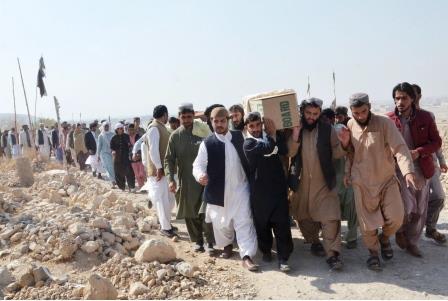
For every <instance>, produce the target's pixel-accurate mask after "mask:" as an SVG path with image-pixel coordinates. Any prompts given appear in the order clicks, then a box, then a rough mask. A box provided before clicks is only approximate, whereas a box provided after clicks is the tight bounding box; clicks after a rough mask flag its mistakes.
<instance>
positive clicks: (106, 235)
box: [101, 232, 115, 245]
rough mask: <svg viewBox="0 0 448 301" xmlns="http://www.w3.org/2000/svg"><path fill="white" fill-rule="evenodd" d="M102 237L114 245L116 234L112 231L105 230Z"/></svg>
mask: <svg viewBox="0 0 448 301" xmlns="http://www.w3.org/2000/svg"><path fill="white" fill-rule="evenodd" d="M101 238H102V239H103V240H104V242H106V243H108V244H109V245H112V244H113V243H114V242H115V235H114V234H112V233H110V232H103V233H102V234H101Z"/></svg>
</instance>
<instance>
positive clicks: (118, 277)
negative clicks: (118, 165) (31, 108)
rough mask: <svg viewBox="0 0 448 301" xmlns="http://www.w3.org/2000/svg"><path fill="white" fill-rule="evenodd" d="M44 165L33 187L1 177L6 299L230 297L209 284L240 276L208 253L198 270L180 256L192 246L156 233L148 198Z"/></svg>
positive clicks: (1, 272) (1, 278)
mask: <svg viewBox="0 0 448 301" xmlns="http://www.w3.org/2000/svg"><path fill="white" fill-rule="evenodd" d="M0 164H2V163H1V162H0ZM45 166H46V165H41V166H39V169H36V168H35V170H37V171H38V172H36V173H34V177H33V178H34V184H32V185H31V186H29V187H24V186H14V188H11V187H12V186H11V183H15V176H14V172H15V170H14V168H10V169H7V170H5V172H3V173H0V240H1V243H2V244H4V245H3V249H2V250H1V251H0V257H1V258H2V260H4V262H8V265H7V266H3V267H1V268H0V287H1V288H2V289H3V292H4V295H5V298H6V299H80V298H84V299H94V298H101V299H107V298H112V299H116V298H120V299H128V298H129V299H136V298H138V299H164V298H170V299H175V298H177V299H188V298H195V299H202V298H207V299H211V298H232V295H231V294H230V293H229V291H222V290H220V289H218V287H219V284H220V282H221V281H218V282H216V283H215V282H213V281H208V280H207V279H212V278H213V279H224V280H223V281H225V282H232V283H236V282H239V279H240V278H239V277H234V276H230V275H229V276H228V275H226V273H222V272H219V271H217V269H215V267H214V265H213V264H211V263H209V262H208V256H207V255H204V256H206V259H207V260H205V261H203V262H202V264H200V265H197V263H193V262H191V261H190V260H193V259H194V257H191V256H190V258H185V257H184V256H181V257H183V258H178V254H177V253H178V252H176V251H177V248H179V247H180V246H182V245H185V244H186V245H187V246H188V248H189V247H190V246H189V243H187V242H183V241H180V242H178V243H177V244H174V243H172V241H171V240H169V239H166V238H163V237H161V236H160V235H159V234H158V231H153V230H154V229H158V228H159V225H158V220H157V217H156V216H155V212H154V210H153V209H151V210H149V209H148V208H147V207H146V196H144V195H132V196H129V195H127V194H126V193H122V192H118V191H112V190H110V188H109V187H110V186H109V185H107V183H105V182H102V181H96V180H93V179H92V177H91V175H90V174H88V173H86V172H80V171H77V170H74V169H72V168H71V169H70V170H69V171H66V170H58V169H54V170H46V171H45V169H46V167H45ZM55 166H56V165H55ZM1 168H3V166H1V165H0V169H1ZM8 168H9V167H8ZM52 168H54V167H52ZM17 182H18V181H17ZM179 254H183V253H182V252H180V253H179ZM15 259H16V260H15ZM196 259H197V258H196ZM54 265H57V267H58V268H57V273H56V274H57V275H59V276H56V275H54V273H52V272H54V271H53V266H54ZM64 269H65V271H64ZM50 270H51V271H52V272H50ZM69 276H70V277H69ZM229 287H231V286H230V285H229ZM239 295H240V296H243V297H248V298H250V295H249V294H248V295H242V294H239Z"/></svg>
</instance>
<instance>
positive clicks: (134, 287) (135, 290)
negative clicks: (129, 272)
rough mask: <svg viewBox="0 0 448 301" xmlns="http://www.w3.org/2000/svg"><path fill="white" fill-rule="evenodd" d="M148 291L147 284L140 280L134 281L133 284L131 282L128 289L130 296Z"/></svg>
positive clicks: (136, 295)
mask: <svg viewBox="0 0 448 301" xmlns="http://www.w3.org/2000/svg"><path fill="white" fill-rule="evenodd" d="M146 293H149V288H148V287H147V286H145V285H144V284H143V283H141V282H135V283H133V284H131V287H130V289H129V294H130V295H131V296H132V297H138V296H140V295H143V294H146Z"/></svg>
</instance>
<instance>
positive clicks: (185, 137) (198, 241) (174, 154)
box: [165, 103, 214, 255]
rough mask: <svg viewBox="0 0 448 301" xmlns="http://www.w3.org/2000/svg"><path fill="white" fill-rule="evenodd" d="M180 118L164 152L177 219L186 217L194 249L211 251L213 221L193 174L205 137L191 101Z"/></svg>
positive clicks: (196, 250)
mask: <svg viewBox="0 0 448 301" xmlns="http://www.w3.org/2000/svg"><path fill="white" fill-rule="evenodd" d="M179 119H180V121H181V126H180V127H179V128H177V129H176V130H175V131H174V132H173V133H172V134H171V136H170V139H169V141H168V149H167V151H166V156H165V165H166V167H167V168H166V169H167V170H168V174H167V176H168V178H169V187H170V191H171V192H172V193H176V200H177V205H178V206H177V207H178V210H177V219H185V224H186V226H187V231H188V235H189V236H190V240H191V242H193V250H194V251H195V252H204V251H206V250H207V252H208V253H209V254H210V255H211V254H213V251H214V249H213V244H214V237H213V228H212V226H211V224H210V223H206V222H205V214H204V212H200V209H201V205H202V192H203V190H204V188H203V187H202V185H201V184H199V183H198V182H196V180H195V178H194V176H193V162H194V159H195V158H196V156H197V154H198V150H199V145H200V144H201V142H202V141H203V140H204V138H205V137H204V136H202V137H201V136H198V135H197V134H196V132H195V131H194V130H193V128H194V126H195V123H194V109H193V105H192V104H191V103H183V104H181V105H180V106H179ZM207 130H208V127H207ZM208 132H209V133H210V131H208ZM176 173H177V175H178V179H177V180H178V183H177V181H176V177H175V174H176ZM204 238H205V239H204ZM205 242H206V244H205ZM204 244H205V247H204Z"/></svg>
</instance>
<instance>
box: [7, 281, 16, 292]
mask: <svg viewBox="0 0 448 301" xmlns="http://www.w3.org/2000/svg"><path fill="white" fill-rule="evenodd" d="M18 290H20V284H19V283H17V282H13V283H10V284H9V285H7V286H6V287H5V291H7V292H8V293H15V292H17V291H18Z"/></svg>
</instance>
